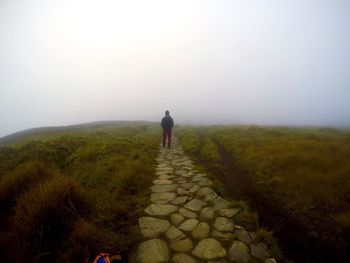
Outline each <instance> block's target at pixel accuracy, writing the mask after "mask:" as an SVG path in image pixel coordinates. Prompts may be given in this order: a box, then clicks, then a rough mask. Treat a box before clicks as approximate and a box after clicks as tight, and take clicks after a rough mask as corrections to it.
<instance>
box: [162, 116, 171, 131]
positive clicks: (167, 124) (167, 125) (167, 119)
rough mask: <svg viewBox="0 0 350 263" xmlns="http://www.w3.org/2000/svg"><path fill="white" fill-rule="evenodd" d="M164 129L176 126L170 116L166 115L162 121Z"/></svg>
mask: <svg viewBox="0 0 350 263" xmlns="http://www.w3.org/2000/svg"><path fill="white" fill-rule="evenodd" d="M161 126H162V127H163V129H171V128H172V127H173V126H174V121H173V118H171V117H170V116H164V117H163V119H162V122H161Z"/></svg>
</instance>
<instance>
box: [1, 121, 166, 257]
mask: <svg viewBox="0 0 350 263" xmlns="http://www.w3.org/2000/svg"><path fill="white" fill-rule="evenodd" d="M159 134H160V130H159V127H158V125H153V124H147V125H146V124H143V123H141V124H139V123H135V124H130V125H124V124H123V125H120V124H114V125H112V126H111V125H108V126H106V127H103V126H101V127H98V128H84V129H82V130H79V129H78V130H75V131H74V132H71V131H70V130H67V131H64V130H60V131H59V132H58V133H55V132H53V131H50V133H46V134H45V133H42V134H40V135H38V134H34V135H30V136H27V137H22V138H19V139H17V140H15V141H11V142H10V143H8V144H7V145H6V146H3V147H1V148H0V253H1V255H2V260H4V261H6V260H7V261H10V259H12V260H13V261H15V262H86V261H88V262H91V261H92V260H93V258H94V257H95V256H96V255H97V254H98V253H100V252H103V251H104V252H109V253H110V254H112V255H114V254H121V255H122V256H123V257H124V258H127V255H128V254H129V252H130V250H131V249H132V248H133V247H134V246H135V244H136V243H137V242H138V241H139V238H140V234H139V233H138V229H137V225H138V222H137V220H138V218H139V216H140V215H141V213H142V212H143V208H144V207H145V205H146V204H147V202H148V201H149V192H148V190H147V189H148V186H150V185H151V182H152V177H153V174H154V169H155V161H154V159H155V158H156V156H157V154H158V145H159ZM14 248H15V249H14Z"/></svg>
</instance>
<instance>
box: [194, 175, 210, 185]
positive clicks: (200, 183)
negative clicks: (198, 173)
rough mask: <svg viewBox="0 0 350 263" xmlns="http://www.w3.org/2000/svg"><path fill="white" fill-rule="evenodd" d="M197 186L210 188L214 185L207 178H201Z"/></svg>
mask: <svg viewBox="0 0 350 263" xmlns="http://www.w3.org/2000/svg"><path fill="white" fill-rule="evenodd" d="M197 184H198V185H200V186H209V185H211V184H212V182H211V181H210V180H209V179H208V178H206V177H201V178H199V180H198V182H197Z"/></svg>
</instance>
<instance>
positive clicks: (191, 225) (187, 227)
mask: <svg viewBox="0 0 350 263" xmlns="http://www.w3.org/2000/svg"><path fill="white" fill-rule="evenodd" d="M198 223H199V221H198V220H197V219H194V218H190V219H187V220H186V221H185V222H183V223H182V224H181V225H180V226H179V228H180V229H181V230H183V231H187V232H189V231H193V230H194V229H195V228H196V226H197V225H198Z"/></svg>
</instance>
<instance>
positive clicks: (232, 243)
mask: <svg viewBox="0 0 350 263" xmlns="http://www.w3.org/2000/svg"><path fill="white" fill-rule="evenodd" d="M156 160H157V162H158V166H157V170H156V178H155V180H154V181H153V183H154V185H153V186H152V187H151V190H152V194H151V196H150V199H151V204H150V205H149V206H148V207H147V208H146V209H145V213H146V215H145V216H144V217H141V218H140V219H139V226H140V229H141V233H142V235H143V239H144V241H143V242H142V243H141V244H139V246H138V248H137V251H136V261H137V262H139V263H162V262H174V263H194V262H203V263H204V262H208V263H209V262H210V263H225V262H238V263H239V262H242V263H245V262H264V263H273V262H276V261H275V259H273V258H269V255H268V251H267V246H266V245H265V244H264V243H261V242H260V243H257V244H256V243H255V242H253V240H254V233H249V232H248V231H246V230H245V229H244V228H243V227H241V226H239V225H237V224H235V220H234V218H235V215H236V214H237V213H239V211H240V208H238V207H234V205H233V203H231V202H230V201H228V200H225V199H224V198H222V197H220V196H218V195H217V194H216V192H215V191H214V190H213V189H212V188H211V185H212V182H211V181H210V180H209V179H208V178H207V176H206V175H205V174H202V173H199V172H198V171H196V170H195V168H194V165H193V163H192V161H191V160H190V159H189V158H188V157H187V156H186V155H185V154H184V152H183V150H182V148H181V146H180V144H179V142H178V141H177V140H176V139H175V140H174V145H173V148H171V149H166V148H160V151H159V156H158V158H157V159H156Z"/></svg>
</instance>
